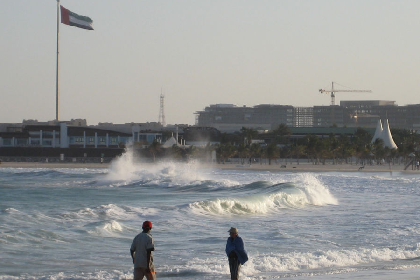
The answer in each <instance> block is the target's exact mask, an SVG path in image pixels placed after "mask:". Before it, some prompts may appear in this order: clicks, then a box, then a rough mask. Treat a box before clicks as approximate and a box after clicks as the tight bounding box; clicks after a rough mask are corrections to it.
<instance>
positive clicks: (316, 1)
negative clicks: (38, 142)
mask: <svg viewBox="0 0 420 280" xmlns="http://www.w3.org/2000/svg"><path fill="white" fill-rule="evenodd" d="M61 5H63V6H64V7H66V8H67V9H69V10H71V11H72V12H75V13H78V14H81V15H86V16H89V17H91V18H92V20H93V26H94V28H95V30H94V31H87V30H83V29H79V28H76V27H71V26H67V25H63V24H60V120H69V119H71V118H85V119H87V121H88V124H97V123H98V122H114V123H125V122H154V121H158V117H159V96H160V93H161V89H162V88H163V92H164V94H165V116H166V122H167V123H170V124H175V123H188V124H194V120H195V115H194V112H196V111H200V110H203V109H204V108H205V107H206V106H208V105H210V104H216V103H232V104H236V105H238V106H243V105H246V106H254V105H258V104H282V105H293V106H313V105H329V104H330V97H329V95H326V94H321V93H319V91H318V90H319V89H320V88H329V87H331V81H335V82H337V83H339V84H341V85H344V86H346V87H348V88H350V89H370V90H372V91H373V92H372V93H337V97H336V104H339V102H340V100H360V99H369V100H378V99H382V100H394V101H397V103H398V105H406V104H417V103H420V98H419V97H420V1H418V0H413V1H409V0H395V1H389V0H376V1H373V0H360V1H359V0H347V1H337V0H331V1H327V0H306V1H299V0H284V1H283V0H272V1H269V0H235V1H233V0H171V1H170V0H167V1H160V0H153V1H140V0H118V1H116V0H113V1H111V0H62V1H61ZM56 10H57V3H56V1H55V0H42V1H27V0H25V1H24V0H1V1H0V15H1V16H0V25H1V29H0V35H1V44H0V62H1V67H0V81H1V82H0V93H1V103H0V122H21V121H22V120H23V119H38V120H39V121H47V120H53V119H55V68H56V30H57V12H56ZM346 87H339V86H337V88H341V89H348V88H346Z"/></svg>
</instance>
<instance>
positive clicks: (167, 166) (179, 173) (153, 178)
mask: <svg viewBox="0 0 420 280" xmlns="http://www.w3.org/2000/svg"><path fill="white" fill-rule="evenodd" d="M103 179H105V180H106V181H109V182H110V183H111V184H112V185H114V186H120V185H127V184H130V183H133V182H140V183H148V184H157V185H165V184H166V185H168V186H174V185H175V186H176V185H185V184H191V183H193V182H197V181H203V180H206V179H207V178H205V177H204V176H203V174H202V173H200V172H199V169H198V163H195V162H190V163H181V162H173V161H170V160H167V161H160V162H158V163H147V164H144V163H141V162H138V161H136V160H135V157H134V154H133V150H132V148H127V150H126V151H125V152H124V153H123V154H122V155H121V156H120V157H118V158H116V159H115V160H113V161H112V162H111V166H110V169H109V173H108V174H107V175H106V176H105V178H100V180H103Z"/></svg>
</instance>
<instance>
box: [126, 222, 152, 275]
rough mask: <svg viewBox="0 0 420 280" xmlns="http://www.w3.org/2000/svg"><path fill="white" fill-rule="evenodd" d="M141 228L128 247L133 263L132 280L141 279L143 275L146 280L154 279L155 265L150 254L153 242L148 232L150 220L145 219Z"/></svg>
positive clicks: (150, 227) (150, 224) (150, 225)
mask: <svg viewBox="0 0 420 280" xmlns="http://www.w3.org/2000/svg"><path fill="white" fill-rule="evenodd" d="M142 228H143V232H142V233H140V234H138V235H137V236H136V237H134V240H133V243H132V244H131V249H130V253H131V257H132V258H133V264H134V280H142V279H143V278H144V276H146V279H147V280H155V279H156V274H155V265H154V264H153V255H152V251H154V250H155V243H154V241H153V237H152V235H151V234H150V230H151V229H152V222H150V221H145V222H144V223H143V226H142Z"/></svg>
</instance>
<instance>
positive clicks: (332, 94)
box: [319, 82, 372, 106]
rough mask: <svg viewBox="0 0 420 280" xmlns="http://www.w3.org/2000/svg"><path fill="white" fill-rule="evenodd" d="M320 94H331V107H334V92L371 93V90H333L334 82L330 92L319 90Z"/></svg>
mask: <svg viewBox="0 0 420 280" xmlns="http://www.w3.org/2000/svg"><path fill="white" fill-rule="evenodd" d="M319 92H320V93H327V94H328V93H329V92H331V106H334V105H335V92H372V91H371V90H360V89H334V82H332V85H331V90H326V89H320V90H319Z"/></svg>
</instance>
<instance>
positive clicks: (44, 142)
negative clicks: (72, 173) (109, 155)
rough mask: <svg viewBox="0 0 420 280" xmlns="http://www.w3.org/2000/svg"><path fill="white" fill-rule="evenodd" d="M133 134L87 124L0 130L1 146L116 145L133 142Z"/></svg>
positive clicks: (30, 126) (112, 146)
mask: <svg viewBox="0 0 420 280" xmlns="http://www.w3.org/2000/svg"><path fill="white" fill-rule="evenodd" d="M132 140H133V137H132V134H127V133H120V132H116V131H112V130H101V129H95V128H89V127H79V126H67V124H66V123H65V122H63V123H60V124H58V125H25V126H23V127H22V130H21V131H19V132H16V131H15V132H0V147H42V148H119V147H121V146H124V145H125V144H127V143H128V142H129V141H132Z"/></svg>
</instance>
